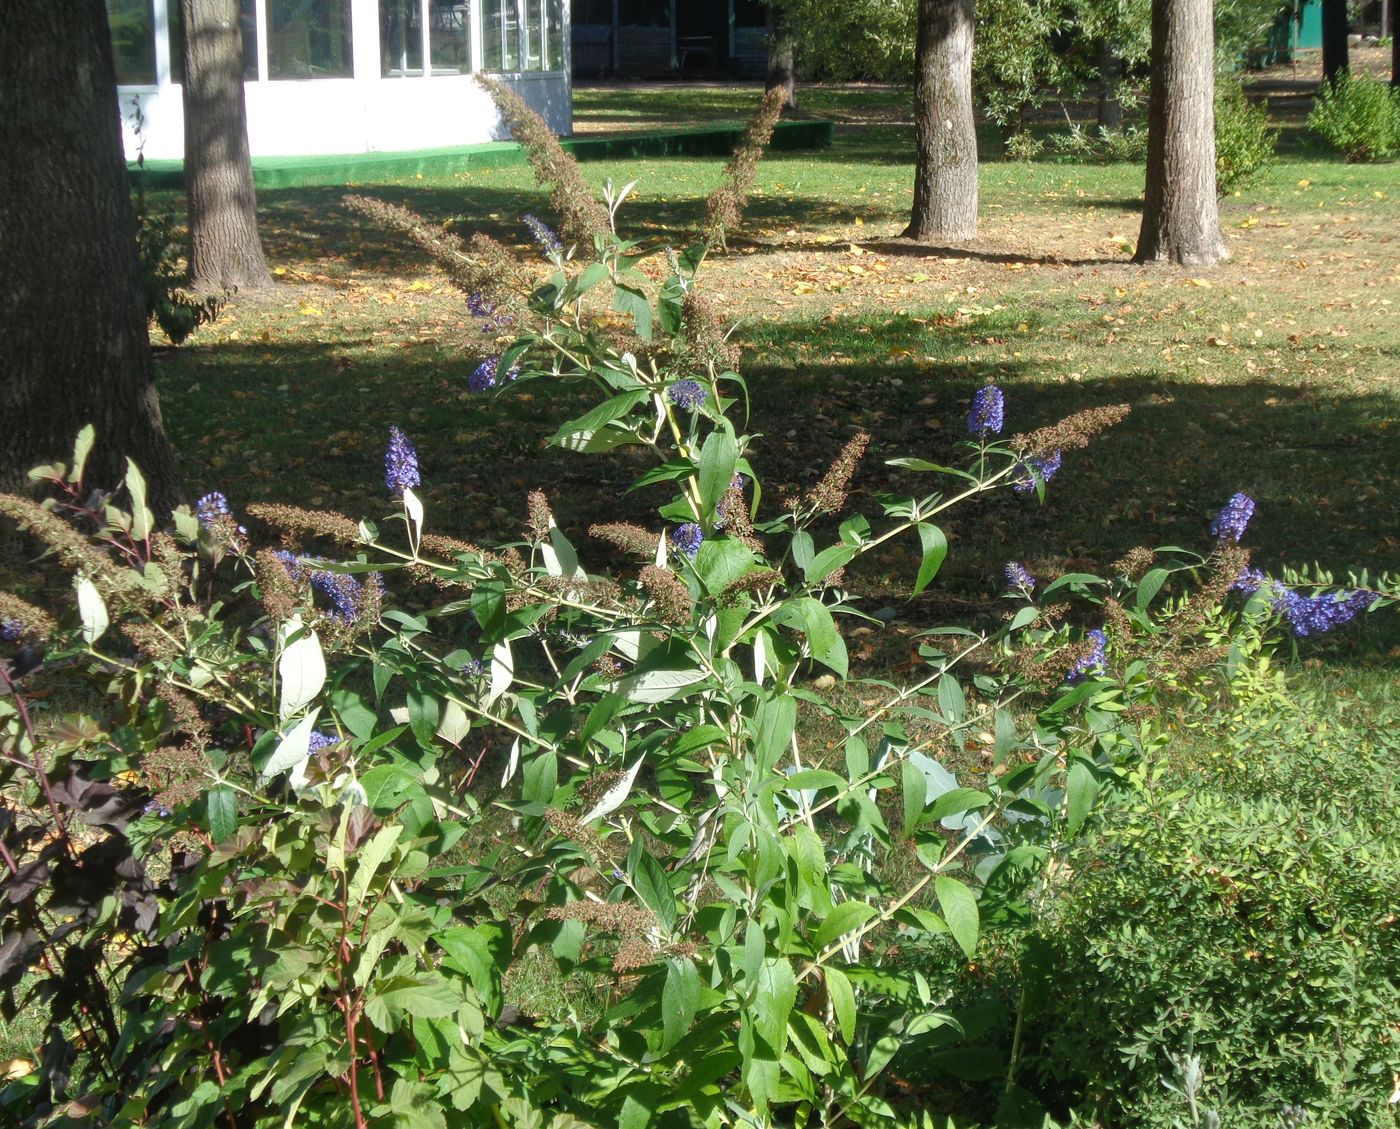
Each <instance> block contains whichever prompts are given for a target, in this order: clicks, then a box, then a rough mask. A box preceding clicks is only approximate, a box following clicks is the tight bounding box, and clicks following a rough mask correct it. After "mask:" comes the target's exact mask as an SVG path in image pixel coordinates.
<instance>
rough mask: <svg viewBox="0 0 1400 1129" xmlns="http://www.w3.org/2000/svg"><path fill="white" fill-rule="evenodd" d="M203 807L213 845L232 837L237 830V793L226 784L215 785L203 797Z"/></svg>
mask: <svg viewBox="0 0 1400 1129" xmlns="http://www.w3.org/2000/svg"><path fill="white" fill-rule="evenodd" d="M205 808H206V812H207V814H208V816H209V836H210V838H212V839H213V840H214V843H215V845H218V844H219V843H222V842H224V841H225V840H227V839H231V838H233V836H234V834H235V833H236V832H237V831H238V793H237V792H235V791H234V790H233V789H232V788H230V787H229V786H228V785H227V784H218V785H215V786H214V787H213V788H210V789H209V794H208V796H206V797H205Z"/></svg>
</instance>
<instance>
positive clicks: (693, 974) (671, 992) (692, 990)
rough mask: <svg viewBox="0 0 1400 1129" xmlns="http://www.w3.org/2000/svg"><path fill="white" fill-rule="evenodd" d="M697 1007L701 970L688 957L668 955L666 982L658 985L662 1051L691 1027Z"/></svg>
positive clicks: (667, 1048) (666, 1049)
mask: <svg viewBox="0 0 1400 1129" xmlns="http://www.w3.org/2000/svg"><path fill="white" fill-rule="evenodd" d="M699 1007H700V974H699V973H698V972H697V971H696V970H695V962H694V961H693V960H691V959H690V958H689V957H685V958H683V959H681V960H675V959H672V958H669V957H668V958H667V960H666V984H665V986H664V987H663V988H662V989H661V1022H662V1043H661V1051H662V1053H663V1054H664V1053H665V1052H666V1051H669V1050H670V1049H671V1048H672V1047H674V1046H675V1045H676V1044H677V1043H679V1042H680V1041H681V1040H682V1039H683V1038H685V1036H686V1034H687V1032H689V1031H690V1028H691V1026H692V1025H693V1024H694V1022H695V1013H696V1011H697V1010H698V1009H699Z"/></svg>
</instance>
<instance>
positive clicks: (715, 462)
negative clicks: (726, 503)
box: [700, 420, 739, 518]
mask: <svg viewBox="0 0 1400 1129" xmlns="http://www.w3.org/2000/svg"><path fill="white" fill-rule="evenodd" d="M738 457H739V448H738V445H737V444H736V443H735V441H734V430H733V427H732V426H731V424H730V423H729V421H728V420H724V421H723V422H722V424H721V426H719V427H717V428H715V430H714V431H712V432H710V434H709V435H708V436H707V437H706V439H705V445H704V446H703V447H701V448H700V508H701V510H702V511H703V513H704V514H705V516H706V517H707V518H708V517H709V516H711V515H713V514H714V512H715V507H716V506H717V505H719V500H720V499H721V498H723V497H724V494H725V491H727V490H728V489H729V483H730V482H731V481H733V478H734V463H735V460H736V459H738Z"/></svg>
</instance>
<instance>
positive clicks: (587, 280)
mask: <svg viewBox="0 0 1400 1129" xmlns="http://www.w3.org/2000/svg"><path fill="white" fill-rule="evenodd" d="M607 277H608V264H607V263H590V264H589V265H588V266H587V267H585V268H584V269H583V272H582V273H581V274H580V275H579V276H578V277H577V278H575V279H574V280H573V283H572V285H571V286H570V287H569V289H570V290H571V291H572V292H573V297H575V298H580V297H582V296H583V295H584V294H586V293H587V292H588V291H589V290H592V289H593V287H595V286H597V285H598V283H600V282H602V281H603V279H605V278H607Z"/></svg>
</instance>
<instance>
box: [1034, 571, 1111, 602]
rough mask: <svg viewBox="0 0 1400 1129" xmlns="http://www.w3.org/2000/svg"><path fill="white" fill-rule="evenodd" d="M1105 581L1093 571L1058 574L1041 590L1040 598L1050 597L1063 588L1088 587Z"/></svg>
mask: <svg viewBox="0 0 1400 1129" xmlns="http://www.w3.org/2000/svg"><path fill="white" fill-rule="evenodd" d="M1103 583H1104V581H1103V579H1102V578H1101V577H1098V576H1095V575H1094V574H1093V573H1092V572H1067V573H1065V574H1064V575H1063V576H1057V577H1056V578H1055V579H1054V580H1052V581H1051V582H1050V583H1049V584H1047V585H1046V586H1045V590H1044V591H1043V592H1041V594H1040V598H1041V599H1042V600H1045V599H1048V598H1049V597H1050V596H1051V595H1053V594H1054V593H1056V592H1058V591H1059V590H1060V589H1061V588H1087V587H1092V586H1093V585H1095V584H1103Z"/></svg>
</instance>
